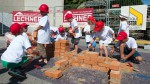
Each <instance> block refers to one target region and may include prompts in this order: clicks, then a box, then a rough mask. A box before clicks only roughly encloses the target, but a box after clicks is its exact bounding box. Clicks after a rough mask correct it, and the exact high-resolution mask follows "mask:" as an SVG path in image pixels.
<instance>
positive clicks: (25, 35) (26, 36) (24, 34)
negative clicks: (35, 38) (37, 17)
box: [22, 32, 29, 40]
mask: <svg viewBox="0 0 150 84" xmlns="http://www.w3.org/2000/svg"><path fill="white" fill-rule="evenodd" d="M22 35H23V36H24V37H25V38H26V39H28V40H29V38H28V35H27V34H26V33H25V32H23V33H22Z"/></svg>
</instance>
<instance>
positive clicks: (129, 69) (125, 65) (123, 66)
mask: <svg viewBox="0 0 150 84" xmlns="http://www.w3.org/2000/svg"><path fill="white" fill-rule="evenodd" d="M120 68H121V70H124V71H125V72H132V71H133V67H130V66H129V65H128V64H127V63H121V64H120Z"/></svg>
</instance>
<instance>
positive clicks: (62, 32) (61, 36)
mask: <svg viewBox="0 0 150 84" xmlns="http://www.w3.org/2000/svg"><path fill="white" fill-rule="evenodd" d="M58 31H59V34H58V36H57V38H56V41H58V40H67V33H66V32H65V29H64V28H63V27H59V28H58Z"/></svg>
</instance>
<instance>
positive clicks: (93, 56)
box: [88, 52, 99, 58]
mask: <svg viewBox="0 0 150 84" xmlns="http://www.w3.org/2000/svg"><path fill="white" fill-rule="evenodd" d="M88 56H90V57H91V58H97V57H99V53H97V52H89V53H88Z"/></svg>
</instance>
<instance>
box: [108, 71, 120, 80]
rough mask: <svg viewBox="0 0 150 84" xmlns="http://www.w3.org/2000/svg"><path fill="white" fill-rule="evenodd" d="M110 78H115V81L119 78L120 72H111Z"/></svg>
mask: <svg viewBox="0 0 150 84" xmlns="http://www.w3.org/2000/svg"><path fill="white" fill-rule="evenodd" d="M110 78H116V79H119V78H121V71H120V70H119V71H115V70H111V71H110Z"/></svg>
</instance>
